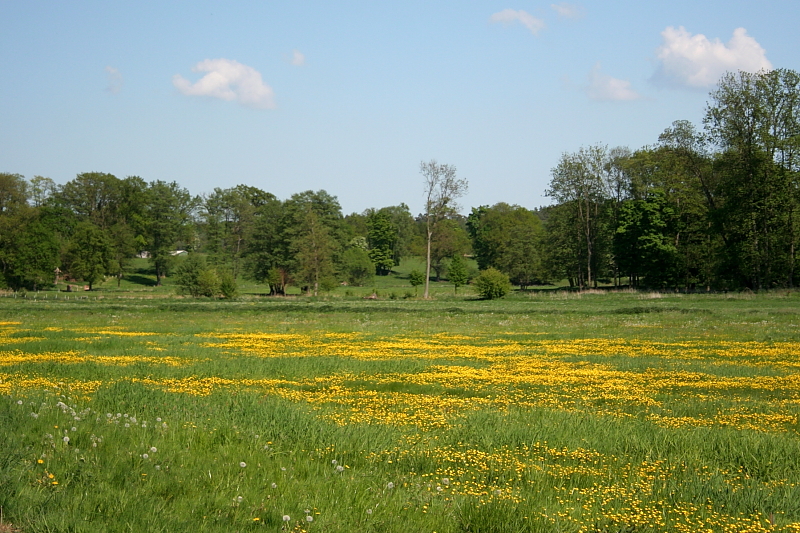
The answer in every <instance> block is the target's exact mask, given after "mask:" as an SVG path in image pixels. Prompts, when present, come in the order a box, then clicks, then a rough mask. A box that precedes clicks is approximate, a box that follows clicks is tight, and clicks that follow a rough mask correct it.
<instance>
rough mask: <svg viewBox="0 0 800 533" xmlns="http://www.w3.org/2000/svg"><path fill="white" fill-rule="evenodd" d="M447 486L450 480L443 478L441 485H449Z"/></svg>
mask: <svg viewBox="0 0 800 533" xmlns="http://www.w3.org/2000/svg"><path fill="white" fill-rule="evenodd" d="M449 484H450V478H449V477H443V478H442V485H449Z"/></svg>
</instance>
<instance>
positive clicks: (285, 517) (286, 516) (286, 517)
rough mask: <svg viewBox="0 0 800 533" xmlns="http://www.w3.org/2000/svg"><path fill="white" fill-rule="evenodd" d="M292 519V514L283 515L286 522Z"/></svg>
mask: <svg viewBox="0 0 800 533" xmlns="http://www.w3.org/2000/svg"><path fill="white" fill-rule="evenodd" d="M291 519H292V517H291V516H289V515H288V514H285V515H283V521H284V522H288V521H289V520H291Z"/></svg>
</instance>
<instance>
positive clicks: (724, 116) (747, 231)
mask: <svg viewBox="0 0 800 533" xmlns="http://www.w3.org/2000/svg"><path fill="white" fill-rule="evenodd" d="M710 96H711V102H710V103H709V105H708V108H707V110H706V116H705V126H706V131H707V132H708V134H709V137H710V138H711V139H712V141H713V142H714V143H715V144H716V145H717V147H718V148H719V149H720V150H721V152H722V153H721V154H720V156H719V157H718V158H717V161H716V166H717V169H718V171H719V172H720V173H721V174H722V179H721V184H720V187H721V192H722V196H723V197H724V204H723V205H721V206H720V209H721V217H720V218H721V219H722V220H723V221H724V232H725V236H726V255H727V258H728V259H729V261H728V264H727V268H726V269H725V270H726V271H728V272H733V273H734V274H737V273H738V275H739V277H740V279H741V280H743V281H744V283H745V284H747V285H749V286H751V287H752V288H754V289H761V288H768V287H771V286H776V285H788V286H792V285H793V284H794V271H795V263H796V247H797V238H798V231H797V228H796V226H797V218H798V203H800V202H799V201H798V200H800V199H799V198H798V187H797V184H798V163H799V162H800V161H799V160H798V154H799V153H800V75H799V74H798V73H797V72H795V71H792V70H784V69H776V70H773V71H762V72H758V73H755V74H752V73H747V72H741V71H740V72H738V73H728V74H726V75H725V76H724V77H723V78H722V80H721V81H720V82H719V85H718V87H717V89H716V90H715V91H713V92H712V93H711V95H710ZM731 281H733V282H736V281H737V280H735V279H732V280H731Z"/></svg>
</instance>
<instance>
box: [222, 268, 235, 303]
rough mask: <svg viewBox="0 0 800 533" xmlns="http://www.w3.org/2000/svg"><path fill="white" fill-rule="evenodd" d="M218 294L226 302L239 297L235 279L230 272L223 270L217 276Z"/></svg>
mask: <svg viewBox="0 0 800 533" xmlns="http://www.w3.org/2000/svg"><path fill="white" fill-rule="evenodd" d="M219 292H221V293H222V297H223V298H226V299H228V300H233V299H234V298H236V297H237V296H239V287H238V286H237V284H236V278H234V277H233V273H232V272H231V271H230V270H223V271H222V272H221V273H220V275H219Z"/></svg>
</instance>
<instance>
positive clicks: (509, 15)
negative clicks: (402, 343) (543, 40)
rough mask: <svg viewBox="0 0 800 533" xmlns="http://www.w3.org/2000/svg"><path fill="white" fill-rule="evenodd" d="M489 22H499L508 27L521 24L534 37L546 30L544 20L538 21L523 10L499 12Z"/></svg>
mask: <svg viewBox="0 0 800 533" xmlns="http://www.w3.org/2000/svg"><path fill="white" fill-rule="evenodd" d="M489 22H493V23H497V22H499V23H501V24H506V25H507V24H513V23H514V22H519V23H520V24H522V25H523V26H525V27H526V28H528V29H529V30H530V32H531V33H532V34H534V35H536V34H537V33H539V31H540V30H542V29H544V21H543V20H542V19H538V18H536V17H534V16H533V15H531V14H530V13H528V12H527V11H523V10H521V9H520V10H519V11H515V10H513V9H504V10H502V11H498V12H497V13H495V14H493V15H492V16H491V17H489Z"/></svg>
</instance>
